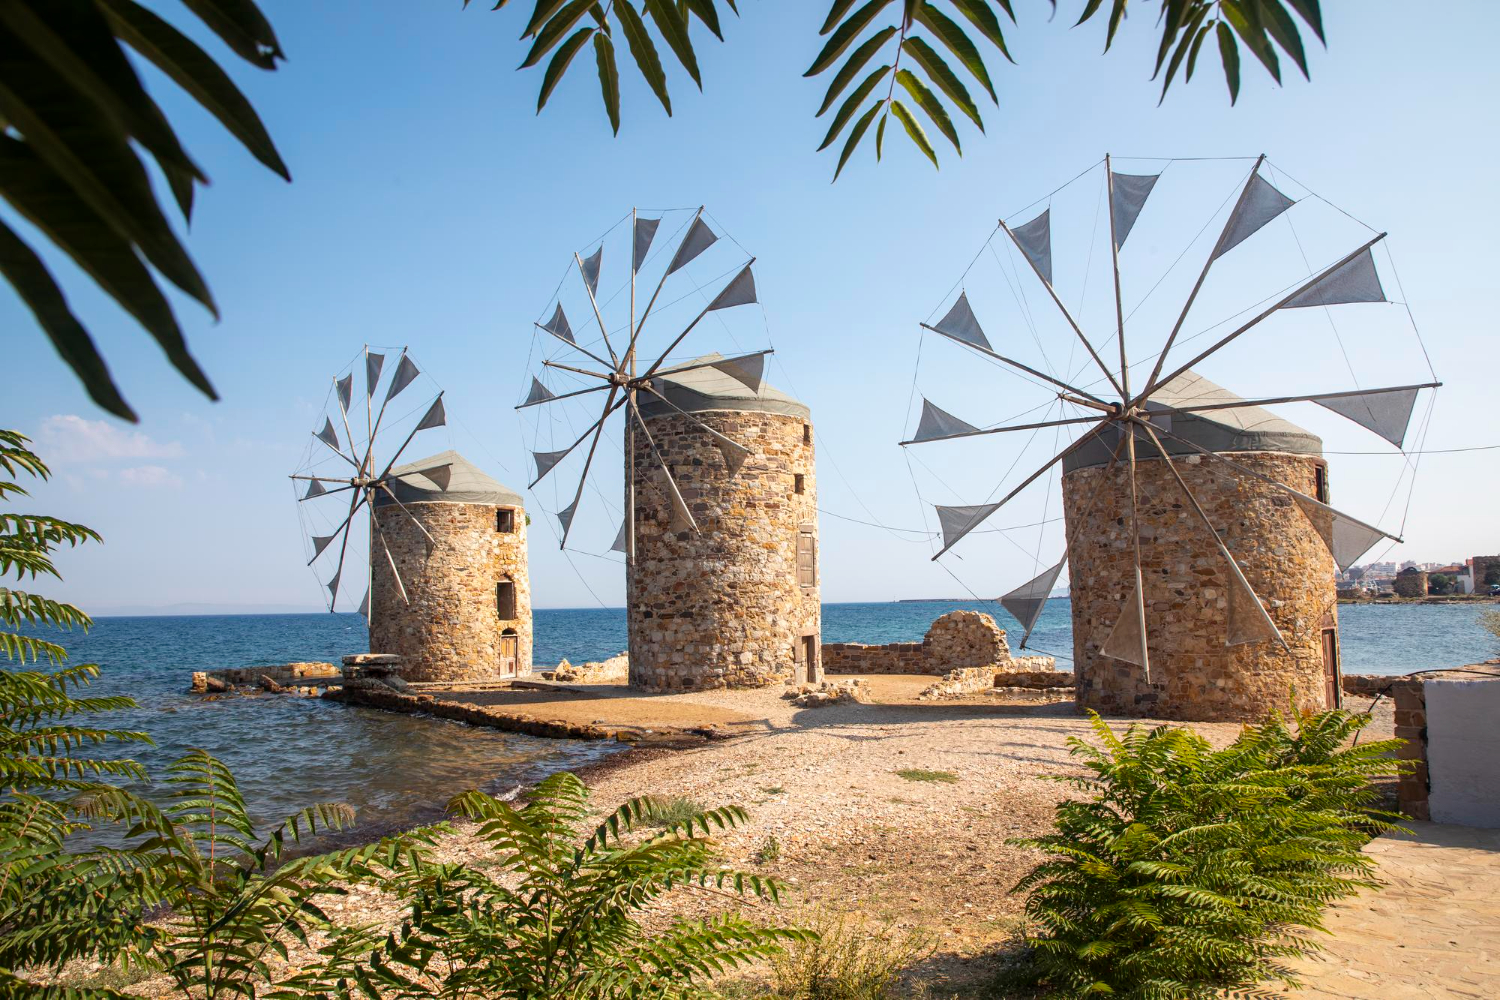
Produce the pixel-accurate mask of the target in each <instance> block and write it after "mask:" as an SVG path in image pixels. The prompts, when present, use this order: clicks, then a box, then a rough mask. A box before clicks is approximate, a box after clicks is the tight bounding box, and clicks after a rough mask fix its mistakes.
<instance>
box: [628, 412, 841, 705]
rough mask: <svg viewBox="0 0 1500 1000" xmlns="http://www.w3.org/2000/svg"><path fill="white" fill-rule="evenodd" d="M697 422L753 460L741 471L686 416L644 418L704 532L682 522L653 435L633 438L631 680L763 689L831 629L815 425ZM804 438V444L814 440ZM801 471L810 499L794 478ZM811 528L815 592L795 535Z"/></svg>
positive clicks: (722, 419) (755, 419) (733, 416)
mask: <svg viewBox="0 0 1500 1000" xmlns="http://www.w3.org/2000/svg"><path fill="white" fill-rule="evenodd" d="M696 416H697V417H698V418H699V419H700V420H702V421H703V422H704V423H706V424H708V425H709V426H711V427H713V428H714V429H715V430H717V431H719V432H720V433H721V434H723V435H724V436H725V437H727V438H729V439H730V440H732V441H737V442H739V443H740V444H742V445H744V446H746V447H748V448H749V449H750V452H751V454H750V455H749V457H748V458H746V459H744V462H743V464H742V465H741V466H740V468H739V469H738V470H737V471H736V470H732V469H731V468H730V467H729V466H728V464H727V462H726V459H725V455H724V453H723V452H722V451H721V449H720V446H719V445H718V443H717V442H716V441H715V439H714V438H713V437H712V436H710V435H709V434H707V433H706V432H704V431H703V430H702V429H700V428H699V427H697V426H696V425H694V424H693V423H690V422H689V421H688V420H687V419H686V418H685V417H682V416H680V415H678V414H673V413H669V414H663V415H657V416H650V417H647V418H646V424H647V426H648V427H649V428H650V430H651V435H652V437H653V438H654V439H655V441H656V445H657V447H658V448H659V449H660V450H661V452H662V454H663V457H664V458H665V460H666V462H667V463H668V465H669V466H671V468H672V471H673V475H674V477H675V480H676V482H677V486H678V489H679V490H681V492H682V496H683V500H684V502H685V503H686V504H687V506H688V508H689V509H690V510H691V511H692V514H693V518H694V520H695V521H696V522H697V524H698V529H699V534H698V535H694V534H693V533H692V531H691V530H690V529H689V528H688V527H687V526H686V525H685V524H678V523H676V519H675V518H674V514H673V508H672V504H671V501H670V499H669V494H668V492H667V486H666V484H665V482H664V479H663V477H662V475H661V472H660V468H659V466H658V465H657V464H656V461H655V459H654V458H653V457H652V456H651V453H650V450H649V448H648V446H647V444H646V441H645V436H644V435H641V434H636V435H635V448H634V454H633V455H632V456H630V459H629V460H630V461H632V462H633V463H634V476H635V482H636V498H635V561H634V565H633V566H632V568H631V569H630V571H629V572H628V574H627V576H628V579H627V587H626V591H627V594H628V600H627V606H628V608H629V611H628V620H629V627H630V650H629V653H630V683H631V685H633V686H636V687H641V688H646V689H650V690H658V691H666V690H682V689H694V688H718V687H758V686H763V685H767V684H773V683H777V682H780V681H790V680H796V681H799V682H805V681H812V682H814V683H816V682H817V681H818V680H820V679H821V672H822V671H821V669H820V668H819V666H818V664H817V663H816V662H815V663H814V664H813V675H812V676H811V677H808V676H807V674H806V669H805V668H803V672H802V674H801V675H800V676H798V675H797V670H796V665H797V662H798V657H799V653H798V648H799V645H800V644H801V643H802V642H803V637H805V636H811V637H812V642H813V646H814V650H815V652H814V657H815V659H816V658H817V654H816V648H817V643H818V635H819V632H820V630H821V624H822V606H821V603H820V600H821V599H820V596H819V583H820V580H819V579H818V577H817V574H816V552H817V550H816V545H817V521H818V512H817V495H818V494H817V484H816V479H815V476H814V469H813V445H812V443H811V440H810V439H811V433H810V432H807V433H805V432H804V427H805V425H806V421H804V420H803V419H802V418H800V417H795V416H787V415H783V414H776V413H755V412H740V411H732V410H711V411H704V412H699V413H697V414H696ZM805 438H806V439H805ZM798 475H800V476H802V477H803V479H802V484H803V486H802V492H801V493H797V492H796V491H795V482H796V480H795V477H796V476H798ZM803 525H810V526H812V531H813V535H812V537H813V545H814V550H813V551H814V577H813V586H811V587H802V586H799V584H798V578H797V536H798V532H799V529H800V528H801V527H802V526H803Z"/></svg>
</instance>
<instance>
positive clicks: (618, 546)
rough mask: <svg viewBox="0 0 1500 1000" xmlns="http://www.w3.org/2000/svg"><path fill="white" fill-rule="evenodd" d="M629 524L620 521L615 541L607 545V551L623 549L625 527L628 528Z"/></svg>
mask: <svg viewBox="0 0 1500 1000" xmlns="http://www.w3.org/2000/svg"><path fill="white" fill-rule="evenodd" d="M629 526H630V525H629V523H628V522H626V521H621V522H620V531H619V533H618V534H617V535H615V543H614V544H613V545H611V546H610V547H609V551H611V552H624V551H625V529H626V528H628V527H629Z"/></svg>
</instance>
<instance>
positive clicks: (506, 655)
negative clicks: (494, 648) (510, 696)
mask: <svg viewBox="0 0 1500 1000" xmlns="http://www.w3.org/2000/svg"><path fill="white" fill-rule="evenodd" d="M518 645H519V643H518V640H517V636H516V634H515V633H514V632H507V633H504V634H502V635H501V636H500V675H501V676H502V677H514V676H515V675H516V657H517V655H518V650H517V647H518Z"/></svg>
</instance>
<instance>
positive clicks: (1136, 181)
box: [1109, 173, 1161, 247]
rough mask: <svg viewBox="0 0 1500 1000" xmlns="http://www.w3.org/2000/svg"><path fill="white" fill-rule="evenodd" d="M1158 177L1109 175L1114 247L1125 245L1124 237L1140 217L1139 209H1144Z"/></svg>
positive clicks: (1149, 175)
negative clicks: (1112, 203)
mask: <svg viewBox="0 0 1500 1000" xmlns="http://www.w3.org/2000/svg"><path fill="white" fill-rule="evenodd" d="M1160 177H1161V174H1116V173H1111V174H1110V175H1109V179H1110V183H1111V184H1112V185H1113V186H1114V210H1113V212H1112V213H1111V222H1113V223H1114V229H1115V246H1116V247H1123V246H1124V245H1125V237H1127V236H1129V235H1130V230H1131V229H1133V228H1135V220H1136V219H1137V218H1139V217H1140V214H1141V209H1143V208H1145V207H1146V199H1147V198H1148V197H1150V195H1151V189H1152V188H1154V187H1156V181H1157V179H1158V178H1160Z"/></svg>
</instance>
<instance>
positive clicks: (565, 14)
mask: <svg viewBox="0 0 1500 1000" xmlns="http://www.w3.org/2000/svg"><path fill="white" fill-rule="evenodd" d="M594 3H595V0H573V2H572V3H570V4H568V5H567V6H566V7H564V8H563V9H562V11H561V12H560V13H559V14H557V16H555V17H554V18H552V20H550V21H548V22H547V24H546V26H545V27H544V28H542V30H541V31H540V32H539V33H538V34H537V36H536V41H535V42H533V43H532V45H531V50H530V51H529V52H527V53H526V59H525V61H524V62H522V63H521V66H520V68H521V69H526V68H527V67H529V66H535V65H536V64H537V63H539V62H541V61H542V56H544V55H546V54H547V53H548V52H550V51H551V50H552V46H554V45H556V44H557V43H558V42H560V41H562V37H563V35H565V34H567V33H568V32H570V31H572V30H573V26H574V25H575V24H577V23H578V22H579V21H581V20H583V15H585V14H587V13H588V12H589V8H590V7H592V6H594Z"/></svg>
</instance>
